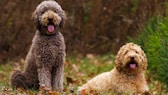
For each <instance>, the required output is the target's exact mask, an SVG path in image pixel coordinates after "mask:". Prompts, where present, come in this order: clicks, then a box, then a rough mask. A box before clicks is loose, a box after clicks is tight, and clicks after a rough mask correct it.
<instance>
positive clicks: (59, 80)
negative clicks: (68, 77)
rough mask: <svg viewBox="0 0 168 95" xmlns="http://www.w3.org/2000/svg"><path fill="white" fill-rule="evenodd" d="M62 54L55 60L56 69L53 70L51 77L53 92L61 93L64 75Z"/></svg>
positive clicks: (63, 57)
mask: <svg viewBox="0 0 168 95" xmlns="http://www.w3.org/2000/svg"><path fill="white" fill-rule="evenodd" d="M64 60H65V56H64V54H59V56H58V57H57V58H56V65H57V66H56V67H55V68H54V70H53V74H52V75H53V76H52V80H53V81H52V84H53V85H52V86H53V90H57V91H62V90H63V74H64V65H63V64H64Z"/></svg>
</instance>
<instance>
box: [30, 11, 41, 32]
mask: <svg viewBox="0 0 168 95" xmlns="http://www.w3.org/2000/svg"><path fill="white" fill-rule="evenodd" d="M31 19H32V21H33V23H34V24H35V26H36V28H37V29H40V24H39V20H38V15H37V12H36V10H35V11H34V12H33V13H32V17H31Z"/></svg>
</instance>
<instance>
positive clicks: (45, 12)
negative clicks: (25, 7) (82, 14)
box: [32, 0, 66, 35]
mask: <svg viewBox="0 0 168 95" xmlns="http://www.w3.org/2000/svg"><path fill="white" fill-rule="evenodd" d="M32 19H33V21H34V23H35V25H36V28H37V29H38V30H39V31H40V32H41V33H43V34H47V35H50V34H55V33H56V32H57V31H59V29H60V28H62V27H63V26H64V24H65V20H66V14H65V12H64V10H63V9H62V8H61V6H60V5H59V4H58V3H57V2H56V1H54V0H47V1H43V2H41V3H40V4H39V5H38V6H37V7H36V9H35V11H34V12H33V15H32Z"/></svg>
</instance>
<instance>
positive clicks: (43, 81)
mask: <svg viewBox="0 0 168 95" xmlns="http://www.w3.org/2000/svg"><path fill="white" fill-rule="evenodd" d="M37 72H38V79H39V82H40V86H45V88H46V89H47V90H51V73H50V71H49V69H47V68H45V67H42V68H38V70H37Z"/></svg>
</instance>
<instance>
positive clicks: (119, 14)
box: [0, 0, 166, 63]
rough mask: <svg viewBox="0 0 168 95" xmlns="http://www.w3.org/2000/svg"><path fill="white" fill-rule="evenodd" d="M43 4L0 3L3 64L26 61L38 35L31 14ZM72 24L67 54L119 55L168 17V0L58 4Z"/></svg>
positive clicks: (21, 0)
mask: <svg viewBox="0 0 168 95" xmlns="http://www.w3.org/2000/svg"><path fill="white" fill-rule="evenodd" d="M41 1H43V0H33V1H32V0H0V10H1V15H0V19H1V20H0V60H1V63H2V62H5V61H7V60H11V59H12V60H13V59H17V60H19V59H20V58H23V57H25V55H26V53H27V51H28V49H29V47H30V44H31V40H32V37H33V35H34V32H35V28H34V25H33V22H32V20H31V14H32V12H33V11H34V9H35V8H36V6H37V5H38V4H39V3H40V2H41ZM57 2H58V3H60V5H61V6H62V7H63V9H64V10H65V11H66V13H67V16H68V20H67V24H66V27H65V28H64V29H63V30H62V32H63V34H64V37H65V40H66V45H67V54H71V53H73V52H76V53H81V54H83V55H85V54H87V53H94V54H103V53H108V52H113V53H115V52H116V51H117V50H118V48H119V47H120V46H121V45H122V44H123V43H124V42H125V41H127V36H131V37H136V35H137V33H138V32H139V30H141V28H142V26H143V25H144V23H146V21H148V19H149V18H150V17H152V16H156V15H163V16H165V15H166V3H165V2H166V0H68V1H67V0H57Z"/></svg>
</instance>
